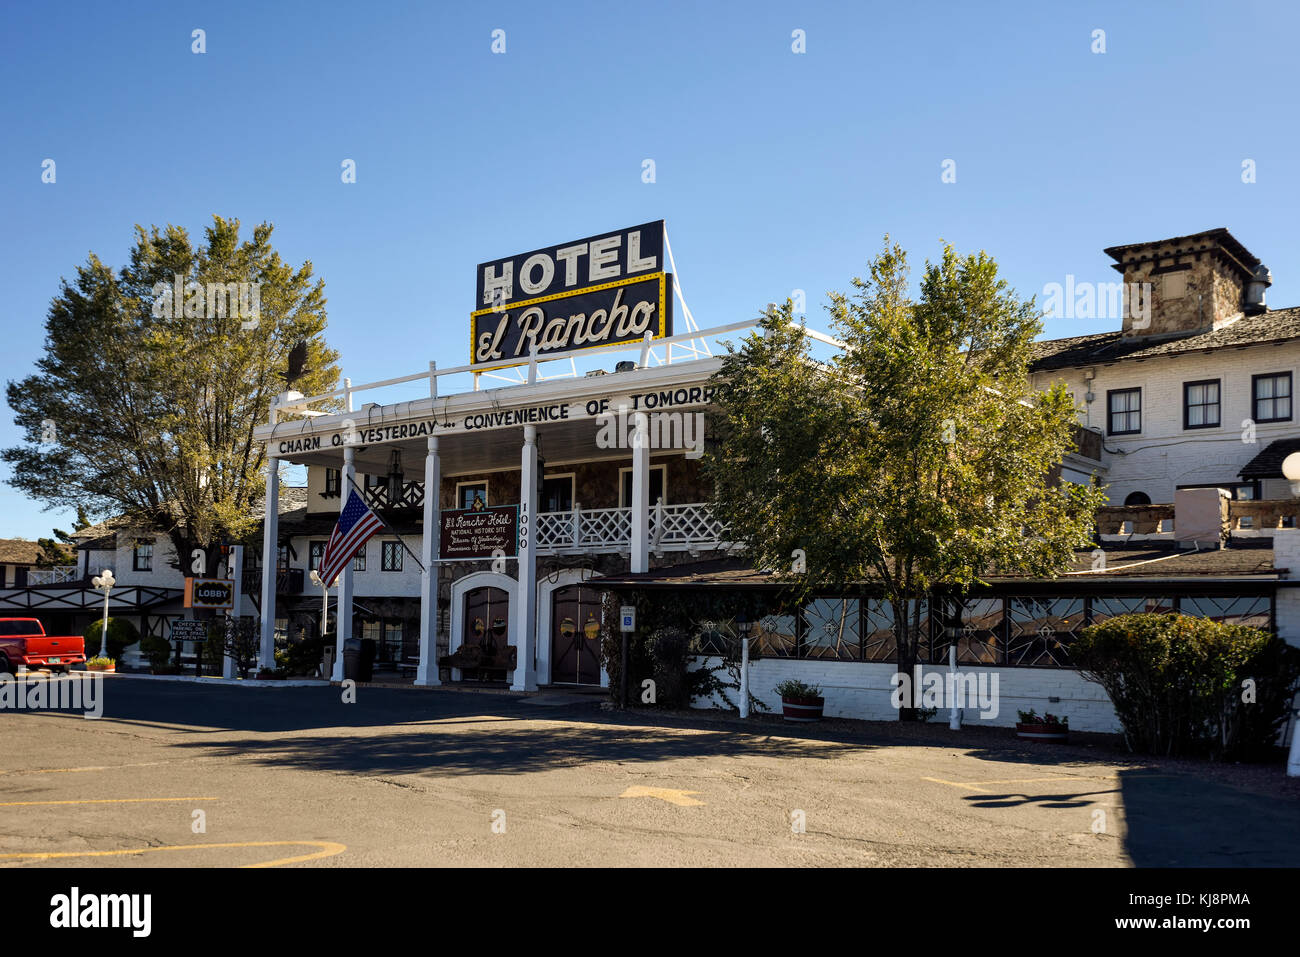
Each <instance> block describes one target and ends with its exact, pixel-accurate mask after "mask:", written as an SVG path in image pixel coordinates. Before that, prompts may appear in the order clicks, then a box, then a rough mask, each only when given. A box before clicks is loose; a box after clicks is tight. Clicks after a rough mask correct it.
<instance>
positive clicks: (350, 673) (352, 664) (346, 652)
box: [343, 638, 370, 681]
mask: <svg viewBox="0 0 1300 957" xmlns="http://www.w3.org/2000/svg"><path fill="white" fill-rule="evenodd" d="M343 678H344V680H345V681H369V680H370V678H369V676H367V677H365V678H362V677H361V639H360V638H345V639H343Z"/></svg>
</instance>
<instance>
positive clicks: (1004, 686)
mask: <svg viewBox="0 0 1300 957" xmlns="http://www.w3.org/2000/svg"><path fill="white" fill-rule="evenodd" d="M700 660H701V661H706V662H708V664H709V665H711V666H717V665H718V664H720V659H718V658H706V659H700ZM697 666H698V662H697ZM947 670H948V669H947V668H935V667H932V666H927V667H926V668H925V669H924V671H925V672H926V673H928V672H931V671H938V672H940V673H941V674H942V673H946V672H947ZM959 670H960V671H961V672H962V673H963V674H970V673H972V672H975V673H980V672H982V673H984V674H987V675H988V676H989V679H988V680H989V682H990V683H989V687H990V688H991V687H992V676H994V675H996V676H997V679H998V694H997V702H998V714H997V716H996V717H992V718H988V719H984V718H981V717H980V714H979V712H978V711H977V710H973V708H966V709H965V710H964V711H963V715H962V721H963V723H965V724H977V723H980V722H981V721H982V722H984V723H987V724H990V725H993V726H995V727H1012V726H1013V725H1015V723H1016V712H1017V711H1018V710H1026V711H1027V710H1029V709H1030V708H1032V709H1034V710H1035V711H1037V712H1038V713H1039V714H1043V713H1045V712H1048V711H1050V712H1051V713H1052V714H1055V715H1058V716H1060V717H1063V718H1065V717H1068V718H1069V719H1070V727H1071V728H1072V729H1073V730H1075V731H1101V732H1111V731H1119V730H1120V725H1119V721H1118V719H1117V718H1116V717H1115V709H1114V708H1113V707H1112V706H1111V703H1110V698H1108V697H1107V695H1106V692H1105V691H1103V690H1102V689H1101V686H1100V685H1096V684H1093V683H1092V682H1089V681H1085V680H1084V679H1083V678H1082V677H1080V675H1079V673H1078V672H1077V671H1073V670H1070V669H1066V668H973V667H968V668H962V669H959ZM894 671H895V668H894V665H892V664H886V663H861V662H851V661H810V660H807V659H798V660H796V659H792V658H763V659H761V660H759V661H754V662H751V663H750V671H749V687H750V691H751V692H752V693H753V695H754V697H756V698H759V699H760V700H762V701H763V702H764V703H765V704H766V705H767V706H768V707H769V708H771V709H772V710H773V711H774V712H775V713H777V714H780V712H781V696H780V695H778V694H777V693H776V690H775V688H776V685H777V684H778V683H779V682H781V681H784V680H785V679H787V678H797V679H798V680H800V681H803V682H806V683H808V684H817V685H821V688H822V695H823V697H825V699H826V709H825V714H826V716H827V717H836V718H857V719H862V720H867V721H893V720H895V719H896V718H897V717H898V713H897V712H896V711H895V710H894V708H893V706H892V704H891V703H890V697H891V695H892V694H893V686H892V685H891V684H890V678H891V677H892V676H893V674H894ZM719 677H721V678H723V679H724V680H728V679H727V676H726V673H725V672H721V673H719ZM730 694H731V698H732V700H733V701H736V700H738V699H737V697H736V693H735V692H731V693H730ZM1051 698H1058V699H1059V701H1051V700H1049V699H1051ZM945 704H946V702H945ZM695 706H696V707H699V708H713V707H723V706H724V705H722V703H721V702H720V701H716V700H708V701H704V700H700V701H696V702H695ZM932 720H934V721H945V722H946V721H947V720H948V711H947V708H946V707H944V708H941V709H940V711H939V714H937V715H936V716H935V717H934V718H933V719H932Z"/></svg>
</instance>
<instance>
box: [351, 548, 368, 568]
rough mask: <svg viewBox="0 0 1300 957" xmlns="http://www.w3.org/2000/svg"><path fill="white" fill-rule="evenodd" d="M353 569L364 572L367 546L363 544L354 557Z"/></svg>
mask: <svg viewBox="0 0 1300 957" xmlns="http://www.w3.org/2000/svg"><path fill="white" fill-rule="evenodd" d="M352 570H353V571H354V572H363V571H365V570H366V546H365V545H362V546H361V548H359V549H358V550H357V554H356V556H355V557H354V558H353V559H352Z"/></svg>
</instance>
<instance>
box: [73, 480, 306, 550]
mask: <svg viewBox="0 0 1300 957" xmlns="http://www.w3.org/2000/svg"><path fill="white" fill-rule="evenodd" d="M279 506H280V507H279V513H280V515H281V516H284V515H285V513H286V512H293V511H297V510H299V509H303V510H305V509H306V508H307V487H306V486H305V485H282V486H280V501H279ZM252 511H253V514H254V515H255V516H256V517H257V518H258V519H260V518H261V517H262V515H263V513H264V511H265V509H264V506H263V505H262V502H261V501H259V502H258V503H257V505H256V506H254V508H253V509H252ZM260 524H261V523H260V522H259V525H260ZM138 528H139V526H138V525H136V524H135V523H133V522H130V521H128V520H127V519H125V518H121V517H116V518H109V519H105V520H104V521H102V522H99V523H98V524H96V525H89V526H87V527H86V528H83V529H81V531H79V532H73V534H72V537H73V539H74V540H75V541H76V542H77V548H88V549H95V550H104V549H111V548H116V547H117V533H118V532H120V531H126V530H128V529H138Z"/></svg>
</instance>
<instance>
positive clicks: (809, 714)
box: [781, 696, 826, 721]
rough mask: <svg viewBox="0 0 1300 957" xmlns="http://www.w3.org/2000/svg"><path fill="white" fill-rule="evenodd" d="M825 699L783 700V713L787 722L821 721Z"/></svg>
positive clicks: (785, 698)
mask: <svg viewBox="0 0 1300 957" xmlns="http://www.w3.org/2000/svg"><path fill="white" fill-rule="evenodd" d="M825 704H826V699H825V698H787V697H784V696H782V698H781V713H782V714H783V715H784V716H785V720H787V721H820V720H821V719H822V708H823V707H824V706H825Z"/></svg>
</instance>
